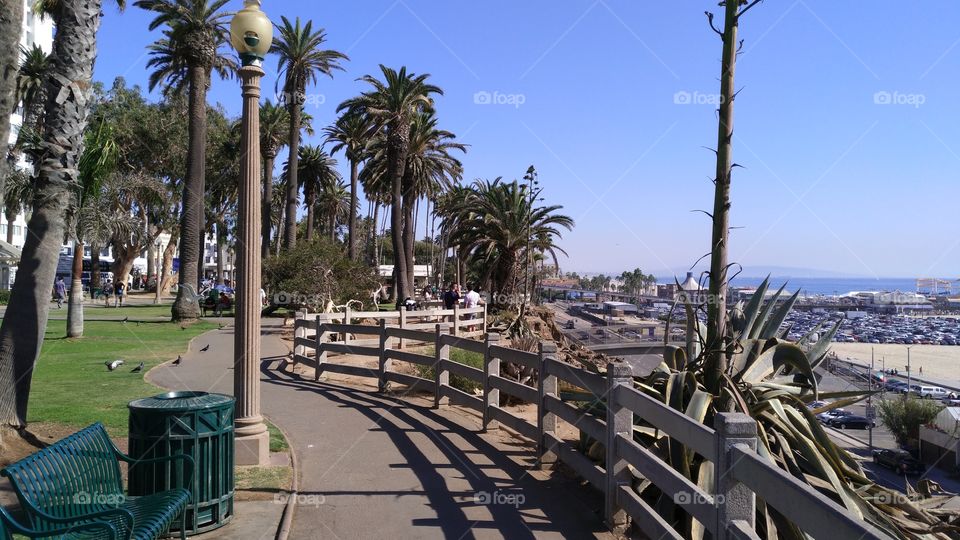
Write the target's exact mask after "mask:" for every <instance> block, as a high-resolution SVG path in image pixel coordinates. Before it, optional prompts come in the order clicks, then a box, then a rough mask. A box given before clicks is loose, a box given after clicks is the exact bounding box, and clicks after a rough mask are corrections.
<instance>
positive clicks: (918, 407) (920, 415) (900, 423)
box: [877, 396, 943, 446]
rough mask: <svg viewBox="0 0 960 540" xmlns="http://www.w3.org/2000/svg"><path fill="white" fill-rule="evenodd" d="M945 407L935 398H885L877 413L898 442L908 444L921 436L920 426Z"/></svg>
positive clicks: (930, 420) (902, 444) (880, 403)
mask: <svg viewBox="0 0 960 540" xmlns="http://www.w3.org/2000/svg"><path fill="white" fill-rule="evenodd" d="M941 409H943V407H942V406H941V405H940V404H939V403H937V402H936V401H933V400H927V399H920V398H916V397H913V396H903V397H896V398H893V399H885V400H883V401H881V402H879V403H878V405H877V415H878V416H880V419H881V420H883V424H884V425H885V426H887V429H889V430H890V432H891V433H893V436H894V437H896V439H897V443H898V444H900V445H901V446H907V445H908V444H909V442H910V441H911V440H914V441H915V440H917V439H919V438H920V426H922V425H925V424H929V423H930V422H932V421H933V419H934V418H936V416H937V413H939V412H940V410H941Z"/></svg>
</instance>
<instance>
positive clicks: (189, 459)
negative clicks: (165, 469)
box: [117, 450, 196, 492]
mask: <svg viewBox="0 0 960 540" xmlns="http://www.w3.org/2000/svg"><path fill="white" fill-rule="evenodd" d="M117 458H119V459H120V460H121V461H125V462H127V463H129V464H130V466H131V467H133V466H136V465H142V464H148V463H161V462H164V461H173V460H175V459H182V460H184V461H185V462H186V463H187V465H189V466H190V469H189V472H188V473H187V487H188V488H189V490H190V491H191V492H193V477H194V474H195V472H196V471H195V469H196V462H195V461H194V459H193V456H191V455H189V454H174V455H172V456H161V457H155V458H148V459H133V458H132V457H130V456H128V455H126V454H124V453H123V452H120V451H119V450H117Z"/></svg>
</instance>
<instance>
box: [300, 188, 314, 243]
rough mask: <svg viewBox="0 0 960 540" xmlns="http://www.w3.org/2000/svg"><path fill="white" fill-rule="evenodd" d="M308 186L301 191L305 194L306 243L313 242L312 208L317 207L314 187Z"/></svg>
mask: <svg viewBox="0 0 960 540" xmlns="http://www.w3.org/2000/svg"><path fill="white" fill-rule="evenodd" d="M307 184H308V185H304V186H303V190H304V191H305V192H306V195H305V196H304V201H305V202H306V203H307V235H306V239H307V242H310V241H312V240H313V220H314V210H313V209H314V207H315V206H316V205H317V193H316V191H315V190H316V188H315V187H314V186H310V185H309V182H308V183H307Z"/></svg>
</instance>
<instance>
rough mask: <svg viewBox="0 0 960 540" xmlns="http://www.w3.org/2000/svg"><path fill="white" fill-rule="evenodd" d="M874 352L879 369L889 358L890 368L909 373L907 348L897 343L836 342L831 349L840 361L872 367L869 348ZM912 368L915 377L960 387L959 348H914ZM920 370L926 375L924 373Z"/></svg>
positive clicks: (901, 372)
mask: <svg viewBox="0 0 960 540" xmlns="http://www.w3.org/2000/svg"><path fill="white" fill-rule="evenodd" d="M871 348H872V349H873V352H874V358H875V363H874V366H875V367H876V369H878V370H879V369H881V366H882V365H883V359H884V358H886V367H887V369H897V370H899V371H900V374H901V375H903V376H906V374H907V347H906V346H905V345H896V344H889V343H888V344H879V345H876V344H873V345H872V344H870V343H833V344H832V345H830V350H831V351H832V352H834V353H836V354H837V356H838V357H839V358H840V359H841V360H845V359H847V358H848V357H849V358H850V359H852V361H854V362H857V363H860V364H863V365H865V366H867V365H870V349H871ZM910 365H911V366H912V368H913V374H914V375H915V376H917V377H920V378H922V379H928V380H934V381H936V382H938V383H942V384H945V385H950V386H954V387H957V386H960V347H957V346H946V345H914V346H912V347H911V348H910ZM921 368H923V372H922V373H921Z"/></svg>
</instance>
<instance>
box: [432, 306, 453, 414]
mask: <svg viewBox="0 0 960 540" xmlns="http://www.w3.org/2000/svg"><path fill="white" fill-rule="evenodd" d="M442 335H443V325H442V324H437V326H436V337H435V338H434V343H433V383H434V385H435V386H436V393H435V394H434V395H433V408H434V409H439V408H440V406H441V405H446V404H447V403H448V402H449V401H450V400H449V398H447V397H444V396H443V387H444V386H449V385H450V372H449V371H447V369H446V368H445V367H444V366H443V364H444V363H445V362H446V361H447V360H449V359H450V346H449V345H444V344H443V343H442V342H441V336H442Z"/></svg>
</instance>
